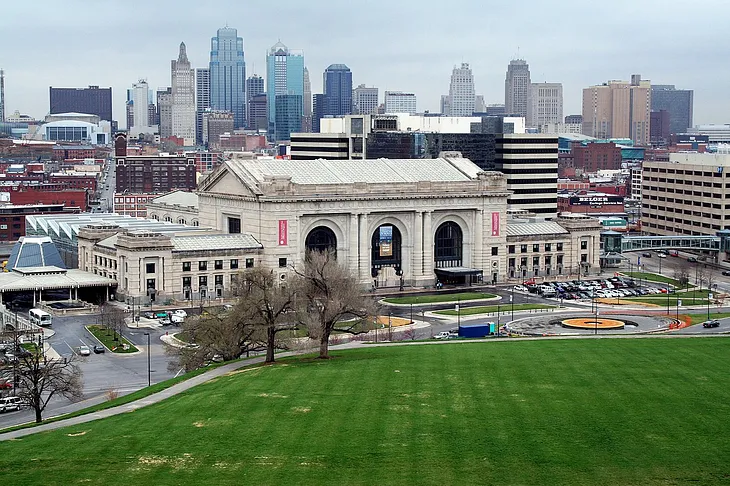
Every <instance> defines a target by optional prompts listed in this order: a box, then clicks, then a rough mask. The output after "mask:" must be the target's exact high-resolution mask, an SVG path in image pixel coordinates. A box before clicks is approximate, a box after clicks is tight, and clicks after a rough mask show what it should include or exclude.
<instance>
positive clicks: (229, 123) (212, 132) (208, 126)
mask: <svg viewBox="0 0 730 486" xmlns="http://www.w3.org/2000/svg"><path fill="white" fill-rule="evenodd" d="M234 125H235V120H234V118H233V113H231V112H230V111H214V110H208V111H206V112H205V113H204V114H203V143H204V144H207V145H208V147H210V148H211V149H218V148H220V136H221V135H223V134H224V133H233V129H234Z"/></svg>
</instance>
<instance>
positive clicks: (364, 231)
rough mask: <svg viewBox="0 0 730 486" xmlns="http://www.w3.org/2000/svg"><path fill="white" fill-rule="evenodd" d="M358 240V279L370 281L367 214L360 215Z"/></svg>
mask: <svg viewBox="0 0 730 486" xmlns="http://www.w3.org/2000/svg"><path fill="white" fill-rule="evenodd" d="M359 224H360V241H359V245H358V250H359V251H358V254H359V255H358V256H359V259H360V280H361V281H363V282H369V281H371V276H370V234H369V233H370V232H369V231H368V215H367V213H363V214H361V215H360V222H359Z"/></svg>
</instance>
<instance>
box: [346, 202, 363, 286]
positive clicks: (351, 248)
mask: <svg viewBox="0 0 730 486" xmlns="http://www.w3.org/2000/svg"><path fill="white" fill-rule="evenodd" d="M348 233H349V234H348V235H347V236H348V241H349V245H348V247H347V248H348V250H347V256H348V260H349V262H348V265H349V266H350V271H351V272H352V273H353V274H358V275H359V274H360V270H359V268H360V257H359V255H360V248H359V247H358V236H359V235H358V215H357V213H351V214H350V229H349V230H348ZM343 243H344V242H343Z"/></svg>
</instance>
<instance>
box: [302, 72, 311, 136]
mask: <svg viewBox="0 0 730 486" xmlns="http://www.w3.org/2000/svg"><path fill="white" fill-rule="evenodd" d="M303 101H304V106H303V108H302V110H303V111H302V113H303V114H304V115H303V118H302V131H303V132H304V133H310V132H311V131H312V81H311V80H310V79H309V69H307V67H306V66H305V67H304V98H303Z"/></svg>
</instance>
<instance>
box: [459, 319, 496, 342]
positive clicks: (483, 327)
mask: <svg viewBox="0 0 730 486" xmlns="http://www.w3.org/2000/svg"><path fill="white" fill-rule="evenodd" d="M493 329H494V323H493V322H490V323H486V324H472V325H468V326H461V327H459V337H468V338H480V337H485V336H489V335H490V334H491V333H492V332H494V331H493Z"/></svg>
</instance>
